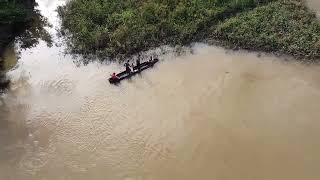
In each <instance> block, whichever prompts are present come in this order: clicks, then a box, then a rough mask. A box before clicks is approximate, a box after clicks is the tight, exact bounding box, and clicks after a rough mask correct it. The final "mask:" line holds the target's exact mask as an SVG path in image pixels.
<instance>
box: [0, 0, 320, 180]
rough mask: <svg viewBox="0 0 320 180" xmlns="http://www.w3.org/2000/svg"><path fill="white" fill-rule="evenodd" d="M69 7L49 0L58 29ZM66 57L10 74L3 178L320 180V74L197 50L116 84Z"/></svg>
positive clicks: (46, 57) (30, 55) (31, 53)
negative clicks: (61, 8)
mask: <svg viewBox="0 0 320 180" xmlns="http://www.w3.org/2000/svg"><path fill="white" fill-rule="evenodd" d="M62 3H63V1H58V0H56V1H52V0H47V1H39V8H40V9H41V11H42V13H43V15H44V16H47V17H48V18H49V21H50V22H51V23H53V24H54V25H56V26H57V25H58V24H57V18H56V13H55V11H54V10H55V8H56V6H57V5H58V4H62ZM50 32H51V33H54V32H55V31H54V28H53V29H50ZM63 48H64V47H63V46H62V47H55V46H54V47H52V48H48V47H46V45H45V43H43V42H41V43H40V44H39V45H38V46H37V47H35V48H32V49H29V50H23V51H22V52H21V54H20V56H21V58H20V60H19V62H18V64H17V66H16V68H14V69H13V70H12V71H10V72H9V76H10V78H11V79H12V81H13V82H12V87H11V89H10V90H9V92H8V93H6V94H5V95H4V96H3V97H2V99H1V101H0V105H1V106H0V179H1V180H2V179H3V180H28V179H30V180H31V179H32V180H69V179H77V180H82V179H83V180H87V179H98V180H99V179H112V180H117V179H119V180H120V179H121V180H136V179H143V180H149V179H150V180H151V179H159V180H163V179H172V180H178V179H183V180H193V179H219V180H256V179H266V180H267V179H275V180H301V179H308V180H317V179H319V177H320V171H319V170H318V168H319V166H320V155H319V152H320V141H319V140H318V139H317V137H319V136H320V131H319V127H320V121H319V117H320V111H319V109H320V104H319V102H320V66H319V65H302V64H300V63H297V62H294V61H284V59H279V58H276V57H273V56H270V55H261V56H260V55H258V54H256V53H247V52H230V51H226V50H224V49H222V48H218V47H214V46H207V45H204V44H196V45H194V47H193V53H192V54H191V53H186V54H185V55H182V56H174V55H173V54H172V53H169V54H167V55H164V56H161V57H160V58H161V60H162V61H161V62H160V63H159V64H157V65H156V66H155V68H153V69H151V70H148V71H146V72H144V73H142V74H141V76H137V77H134V78H132V79H131V80H128V81H125V82H123V83H121V85H119V86H113V85H110V84H109V83H108V82H107V77H108V75H109V74H110V73H112V72H113V71H119V70H121V69H123V67H121V66H119V65H117V64H112V63H111V64H100V63H90V64H89V65H87V66H82V65H80V66H79V65H77V63H74V61H75V59H74V58H73V57H71V56H65V55H64V54H63ZM11 57H12V56H11Z"/></svg>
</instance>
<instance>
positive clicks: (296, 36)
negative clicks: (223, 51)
mask: <svg viewBox="0 0 320 180" xmlns="http://www.w3.org/2000/svg"><path fill="white" fill-rule="evenodd" d="M216 37H217V38H220V39H222V40H224V41H226V42H228V43H231V44H233V45H235V46H239V47H242V48H246V49H254V50H257V49H258V50H264V51H276V52H280V53H286V54H291V55H294V56H299V57H306V58H310V59H317V58H320V22H319V20H317V18H316V17H315V14H314V13H312V12H310V11H309V10H308V9H307V8H306V7H305V6H304V4H303V3H302V2H301V1H298V0H281V1H277V2H273V3H270V4H268V5H265V6H261V7H258V8H256V9H254V10H253V11H249V12H245V13H243V14H240V15H239V16H236V17H233V18H230V19H229V20H227V21H225V22H223V23H221V24H220V25H219V26H218V28H217V30H216Z"/></svg>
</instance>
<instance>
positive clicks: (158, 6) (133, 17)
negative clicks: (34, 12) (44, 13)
mask: <svg viewBox="0 0 320 180" xmlns="http://www.w3.org/2000/svg"><path fill="white" fill-rule="evenodd" d="M269 1H270V0H191V1H190V0H123V1H118V0H92V1H87V0H73V1H71V2H69V3H68V4H67V5H66V6H64V7H60V9H59V14H60V17H61V18H62V30H63V32H64V33H66V34H67V35H68V38H69V45H70V47H71V50H73V51H74V52H76V53H83V54H90V53H96V54H100V55H108V56H109V57H112V58H113V57H126V56H129V55H132V54H135V53H137V52H139V51H144V50H148V49H149V48H153V47H158V46H160V45H172V46H175V45H186V44H189V43H190V42H193V41H199V40H202V39H203V38H204V37H205V36H206V35H207V34H208V33H209V31H208V30H209V29H210V27H211V26H212V25H213V24H216V23H218V22H219V21H222V20H224V19H225V18H228V17H229V16H232V15H234V14H236V13H238V12H241V11H245V10H247V9H250V8H253V7H255V6H257V5H259V4H261V3H265V2H269Z"/></svg>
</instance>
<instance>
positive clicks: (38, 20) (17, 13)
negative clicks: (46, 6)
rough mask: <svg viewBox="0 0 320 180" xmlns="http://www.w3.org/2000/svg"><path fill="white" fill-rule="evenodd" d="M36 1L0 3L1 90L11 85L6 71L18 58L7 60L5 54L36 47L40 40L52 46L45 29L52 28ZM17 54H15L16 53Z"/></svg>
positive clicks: (20, 0)
mask: <svg viewBox="0 0 320 180" xmlns="http://www.w3.org/2000/svg"><path fill="white" fill-rule="evenodd" d="M36 6H37V3H36V2H35V0H15V1H12V0H8V1H5V2H0V89H1V87H6V86H7V85H8V84H9V83H8V81H7V80H6V78H5V73H6V71H8V70H10V69H11V68H12V67H13V66H14V64H15V63H16V61H17V59H15V58H17V57H16V56H15V57H14V58H6V57H5V54H6V53H5V52H6V51H12V50H14V49H15V47H14V46H17V47H18V50H17V51H18V52H19V49H26V48H31V47H35V46H36V45H37V44H39V40H40V39H41V40H43V41H45V42H46V43H47V45H48V46H51V45H52V39H51V35H50V34H49V33H48V32H47V30H46V29H45V27H50V24H49V23H48V22H47V19H46V18H45V17H43V16H42V15H41V14H40V12H39V11H38V10H37V9H36ZM14 53H15V52H14Z"/></svg>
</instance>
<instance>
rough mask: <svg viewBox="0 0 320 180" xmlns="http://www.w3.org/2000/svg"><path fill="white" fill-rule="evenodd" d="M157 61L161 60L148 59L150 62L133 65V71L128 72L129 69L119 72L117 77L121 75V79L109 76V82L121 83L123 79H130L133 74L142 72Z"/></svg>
mask: <svg viewBox="0 0 320 180" xmlns="http://www.w3.org/2000/svg"><path fill="white" fill-rule="evenodd" d="M157 62H159V59H154V60H153V61H151V62H150V61H148V62H143V63H141V64H140V66H134V67H133V71H132V72H130V73H129V72H127V71H123V72H120V73H118V74H117V77H119V79H112V78H109V82H110V83H111V84H117V83H120V82H121V81H122V80H124V79H129V78H131V77H132V76H135V75H136V74H139V73H141V72H142V71H144V70H146V69H149V68H152V67H153V66H154V64H156V63H157Z"/></svg>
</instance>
